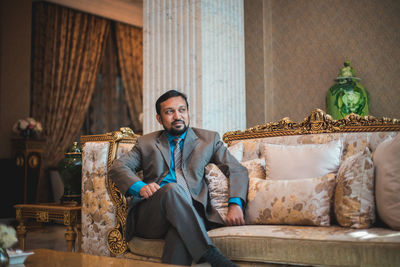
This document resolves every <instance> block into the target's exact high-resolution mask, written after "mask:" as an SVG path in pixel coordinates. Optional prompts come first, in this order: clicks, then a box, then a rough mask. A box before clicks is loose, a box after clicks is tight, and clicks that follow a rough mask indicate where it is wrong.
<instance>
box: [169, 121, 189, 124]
mask: <svg viewBox="0 0 400 267" xmlns="http://www.w3.org/2000/svg"><path fill="white" fill-rule="evenodd" d="M177 122H182V123H183V124H186V123H185V121H183V120H174V121H173V122H172V124H175V123H177Z"/></svg>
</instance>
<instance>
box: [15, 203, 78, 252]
mask: <svg viewBox="0 0 400 267" xmlns="http://www.w3.org/2000/svg"><path fill="white" fill-rule="evenodd" d="M14 207H15V209H16V219H17V220H18V222H19V225H18V226H17V236H18V241H19V247H20V249H21V250H24V249H25V237H26V233H27V229H26V227H25V225H24V223H25V221H26V220H27V219H35V220H36V221H38V222H42V223H48V222H57V223H63V224H64V225H65V226H66V227H67V231H66V233H65V240H66V241H67V246H68V251H71V252H72V251H73V249H74V248H75V239H76V236H77V234H76V232H77V233H78V251H80V245H81V206H63V205H60V204H53V203H49V204H18V205H14ZM75 230H76V232H75ZM75 251H76V249H75Z"/></svg>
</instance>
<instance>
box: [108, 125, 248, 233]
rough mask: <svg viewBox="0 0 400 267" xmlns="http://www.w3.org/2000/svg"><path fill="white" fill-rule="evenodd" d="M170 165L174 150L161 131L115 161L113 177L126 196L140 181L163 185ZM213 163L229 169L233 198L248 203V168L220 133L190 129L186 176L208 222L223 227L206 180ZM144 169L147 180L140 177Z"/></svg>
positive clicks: (184, 166)
mask: <svg viewBox="0 0 400 267" xmlns="http://www.w3.org/2000/svg"><path fill="white" fill-rule="evenodd" d="M170 163H171V151H170V145H169V142H168V138H167V135H166V132H165V131H157V132H153V133H150V134H147V135H144V136H141V137H139V138H138V140H137V143H136V145H135V146H134V147H133V148H132V150H131V151H130V152H128V153H127V154H125V155H123V156H122V157H120V158H119V159H116V160H114V162H113V165H112V167H111V169H110V171H109V177H110V178H111V179H112V180H113V181H114V182H115V184H116V185H117V187H118V188H119V190H120V191H121V193H122V194H124V195H126V194H127V191H128V189H129V187H130V186H131V185H132V184H134V183H135V182H137V181H141V180H143V182H145V183H147V184H149V183H152V182H156V183H159V182H160V181H161V180H162V179H163V178H164V177H165V175H167V174H168V172H169V166H170ZM209 163H215V164H216V165H219V166H221V165H222V166H223V167H224V169H226V170H227V173H228V177H229V181H230V182H229V188H230V193H229V194H230V197H239V198H241V199H242V201H243V203H246V197H247V189H248V180H249V178H248V172H247V169H246V168H245V167H243V166H242V165H241V164H240V163H239V162H238V161H237V160H236V158H234V157H233V156H232V155H231V154H230V153H229V151H228V150H227V149H226V147H225V146H224V145H223V143H222V141H221V139H220V137H219V134H218V133H217V132H213V131H208V130H203V129H197V128H188V132H187V135H186V138H185V141H184V143H183V151H182V171H183V174H184V176H185V178H186V181H187V183H188V186H189V189H190V193H191V195H192V198H193V199H194V200H196V201H197V202H199V203H201V204H202V206H203V208H204V211H205V214H206V217H207V219H208V220H209V221H212V222H215V223H220V224H223V221H222V219H221V217H220V216H219V214H218V212H216V210H214V209H213V208H212V207H211V206H210V205H209V194H208V187H207V184H206V182H205V179H204V167H205V166H206V165H207V164H209ZM141 170H142V171H143V179H141V178H140V177H139V176H138V175H137V172H139V171H141ZM130 208H132V207H130ZM128 227H129V226H128Z"/></svg>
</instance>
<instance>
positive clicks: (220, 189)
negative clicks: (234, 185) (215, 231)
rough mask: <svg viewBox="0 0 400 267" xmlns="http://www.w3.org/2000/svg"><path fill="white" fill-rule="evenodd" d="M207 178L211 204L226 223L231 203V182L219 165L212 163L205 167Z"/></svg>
mask: <svg viewBox="0 0 400 267" xmlns="http://www.w3.org/2000/svg"><path fill="white" fill-rule="evenodd" d="M204 173H205V178H206V183H207V185H208V192H209V194H210V203H211V206H212V207H214V208H215V209H216V210H217V211H218V213H219V215H220V216H221V218H222V220H224V221H225V218H226V214H227V213H228V201H229V182H228V178H226V176H225V175H224V174H223V172H222V171H221V170H220V169H219V168H218V166H217V165H215V164H213V163H210V164H208V165H207V166H206V167H205V171H204Z"/></svg>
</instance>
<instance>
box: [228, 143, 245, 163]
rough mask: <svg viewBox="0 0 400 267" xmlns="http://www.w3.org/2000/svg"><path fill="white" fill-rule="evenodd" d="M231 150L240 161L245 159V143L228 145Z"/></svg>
mask: <svg viewBox="0 0 400 267" xmlns="http://www.w3.org/2000/svg"><path fill="white" fill-rule="evenodd" d="M228 150H229V152H230V153H231V154H232V156H234V157H235V158H236V159H237V160H238V161H239V162H241V161H242V159H243V143H242V142H239V143H236V144H234V145H232V146H229V147H228Z"/></svg>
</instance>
